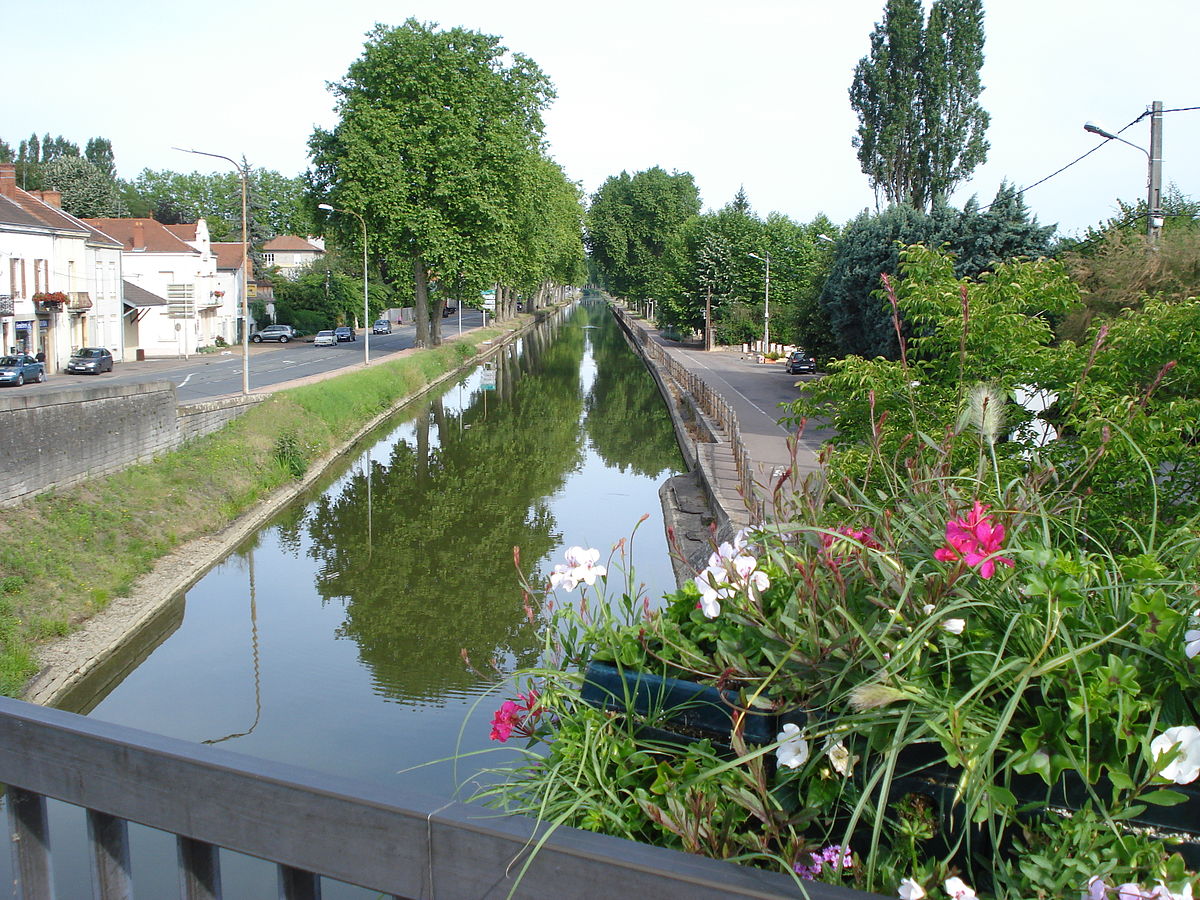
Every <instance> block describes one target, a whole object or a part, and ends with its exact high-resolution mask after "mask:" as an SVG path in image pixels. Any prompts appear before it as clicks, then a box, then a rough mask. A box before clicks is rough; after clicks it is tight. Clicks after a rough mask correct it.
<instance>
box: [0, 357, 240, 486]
mask: <svg viewBox="0 0 1200 900" xmlns="http://www.w3.org/2000/svg"><path fill="white" fill-rule="evenodd" d="M262 399H263V398H262V397H235V398H230V399H226V400H215V401H209V402H206V403H197V404H192V405H190V406H179V405H178V401H177V399H176V395H175V385H173V384H172V383H171V382H169V381H156V382H150V383H146V384H127V385H102V386H96V387H90V386H89V387H78V388H70V389H66V390H61V391H53V392H50V393H42V392H39V393H29V394H21V393H16V392H14V393H12V394H9V393H8V392H7V391H6V392H5V393H4V394H3V395H0V506H11V505H14V504H16V503H20V502H21V501H23V500H26V499H28V498H30V497H32V496H34V495H36V494H39V493H42V492H44V491H48V490H50V489H52V488H60V487H66V486H68V485H72V484H77V483H78V482H81V481H84V480H85V479H88V478H96V477H98V476H101V475H108V474H111V473H112V472H118V471H120V470H121V469H125V468H127V467H129V466H131V465H134V464H135V463H139V462H143V461H146V460H150V459H153V458H154V457H156V456H161V455H162V454H163V453H166V452H167V451H169V450H174V449H175V448H176V447H178V446H180V445H181V444H183V443H185V442H186V441H189V440H192V439H194V438H197V437H200V436H201V435H205V434H208V433H210V432H212V431H216V430H217V429H218V428H220V427H221V426H222V425H224V424H225V423H227V422H229V421H231V420H233V419H235V418H237V417H238V416H240V415H241V414H242V413H244V412H245V411H246V410H247V409H248V408H249V407H250V405H251V404H253V403H257V402H260V401H261V400H262Z"/></svg>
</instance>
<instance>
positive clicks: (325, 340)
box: [313, 331, 337, 347]
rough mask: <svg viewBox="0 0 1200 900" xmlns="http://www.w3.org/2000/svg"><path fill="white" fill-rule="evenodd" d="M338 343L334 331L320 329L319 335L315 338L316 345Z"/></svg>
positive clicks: (328, 345)
mask: <svg viewBox="0 0 1200 900" xmlns="http://www.w3.org/2000/svg"><path fill="white" fill-rule="evenodd" d="M336 343H337V338H336V337H335V336H334V334H333V332H332V331H318V332H317V336H316V337H315V338H313V346H314V347H332V346H333V345H334V344H336Z"/></svg>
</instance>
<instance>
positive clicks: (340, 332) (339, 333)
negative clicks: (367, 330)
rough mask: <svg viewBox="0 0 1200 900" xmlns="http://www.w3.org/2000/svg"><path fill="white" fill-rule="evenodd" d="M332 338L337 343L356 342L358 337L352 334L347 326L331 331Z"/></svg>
mask: <svg viewBox="0 0 1200 900" xmlns="http://www.w3.org/2000/svg"><path fill="white" fill-rule="evenodd" d="M333 336H334V337H335V338H337V339H338V340H339V341H357V340H358V335H357V334H355V333H354V329H353V328H351V327H350V326H349V325H339V326H338V327H337V328H335V329H333Z"/></svg>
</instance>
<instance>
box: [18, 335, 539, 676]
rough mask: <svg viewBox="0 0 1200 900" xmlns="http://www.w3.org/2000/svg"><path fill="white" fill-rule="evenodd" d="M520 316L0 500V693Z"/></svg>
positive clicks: (496, 339)
mask: <svg viewBox="0 0 1200 900" xmlns="http://www.w3.org/2000/svg"><path fill="white" fill-rule="evenodd" d="M522 319H523V321H519V322H518V323H516V327H511V326H510V327H508V328H503V327H501V328H490V329H483V330H477V331H473V332H469V333H468V334H465V335H462V336H461V337H459V338H455V339H453V340H447V341H446V343H444V344H442V345H441V346H439V347H436V348H431V349H423V350H413V351H408V352H407V353H406V354H405V355H404V356H402V357H400V358H399V359H395V360H389V361H386V362H382V363H377V364H375V365H372V366H371V367H370V368H365V369H355V370H351V371H349V372H346V373H345V374H342V375H339V376H337V377H335V378H330V379H327V380H323V381H320V382H317V383H310V384H304V385H300V386H297V387H293V388H289V389H285V390H281V391H279V392H277V393H274V394H272V395H271V397H270V398H269V399H268V400H266V401H264V402H263V403H260V404H257V405H256V406H254V407H252V408H251V409H250V410H249V411H248V412H246V414H245V415H243V416H242V417H241V418H239V419H237V420H236V421H234V422H232V423H230V424H229V425H227V426H226V427H225V428H223V429H221V430H220V431H218V432H215V433H213V434H211V435H208V436H206V437H203V438H200V439H198V440H196V441H193V442H191V443H189V444H187V445H185V446H184V447H182V448H180V449H179V450H176V451H174V452H172V453H169V454H167V455H165V456H163V457H161V458H159V459H156V460H154V461H153V462H151V463H148V464H143V465H138V466H134V467H131V468H129V469H126V470H124V471H122V472H119V473H117V474H114V475H111V476H107V477H104V478H99V479H96V480H94V481H91V482H87V483H84V484H82V485H77V486H74V487H71V488H67V489H64V490H61V491H54V492H51V493H47V494H44V495H42V496H39V497H37V498H35V499H33V500H30V501H29V502H27V503H24V504H22V505H20V506H16V507H13V508H9V509H6V510H5V511H4V515H3V517H0V694H4V695H6V696H12V697H16V696H21V693H22V691H23V689H24V687H25V685H26V684H27V682H28V681H29V679H30V678H31V677H32V676H33V675H34V674H35V673H37V671H38V668H39V662H38V648H39V646H40V645H43V644H45V643H47V642H50V641H54V640H57V639H60V638H63V637H64V636H66V635H68V634H70V633H71V632H72V631H73V630H74V629H76V628H77V627H78V626H79V625H80V624H81V623H83V622H85V621H87V620H89V619H90V618H91V617H93V616H94V615H96V614H97V613H99V612H101V611H102V610H104V609H105V608H107V607H108V606H109V604H110V603H111V602H112V601H113V600H114V599H115V598H118V597H126V596H128V595H129V594H130V592H131V591H132V590H133V589H134V586H135V584H136V583H137V581H138V579H139V578H140V577H141V576H144V575H146V574H147V573H150V572H152V571H154V569H155V566H156V565H158V564H159V563H160V562H161V561H163V560H164V558H165V557H167V556H168V554H171V553H172V552H173V551H176V550H178V549H179V548H181V547H183V546H184V545H186V544H188V543H189V542H191V541H195V540H197V539H200V538H204V537H206V536H208V535H212V534H215V533H217V532H221V531H222V530H224V529H227V528H229V527H230V526H231V525H232V524H233V523H235V522H237V521H238V520H239V519H240V518H242V517H244V516H246V515H247V514H249V513H252V512H253V511H254V510H255V509H256V508H258V507H261V506H262V504H264V502H266V501H267V500H268V499H269V498H273V499H279V498H280V495H281V494H284V495H287V494H288V493H289V491H290V489H292V488H296V487H299V485H300V482H301V480H302V479H303V478H304V476H305V475H306V474H307V473H309V472H310V470H311V471H316V470H319V469H320V468H321V467H323V465H324V463H325V462H327V461H328V460H329V459H330V458H331V457H332V456H333V455H336V454H337V453H338V452H340V451H341V450H342V449H343V448H344V447H345V446H347V444H348V443H349V442H350V441H352V440H353V439H354V438H355V437H356V436H357V435H358V434H359V433H360V432H361V431H362V430H363V429H364V428H366V427H368V426H370V425H372V424H373V423H374V421H375V420H376V419H378V418H379V417H380V416H381V415H382V414H385V413H387V412H389V411H391V410H393V409H395V408H396V407H397V406H399V405H401V404H403V403H404V402H406V401H407V400H409V399H411V398H412V397H414V396H416V395H418V394H420V393H421V392H422V391H424V390H425V389H426V388H427V387H429V386H430V385H431V384H433V383H434V382H436V381H438V380H439V379H441V378H442V377H443V376H445V375H447V374H449V373H452V372H455V371H457V370H458V369H460V368H462V367H463V366H464V365H465V364H467V363H468V362H470V361H472V360H473V359H475V358H476V357H477V356H478V355H479V354H480V352H481V350H490V349H492V347H493V346H496V345H498V344H500V343H503V342H504V339H505V337H506V336H511V335H512V334H514V333H515V332H516V331H519V330H521V327H522V326H523V325H525V324H527V323H528V321H530V319H529V317H522ZM485 342H488V343H485ZM163 599H165V598H163Z"/></svg>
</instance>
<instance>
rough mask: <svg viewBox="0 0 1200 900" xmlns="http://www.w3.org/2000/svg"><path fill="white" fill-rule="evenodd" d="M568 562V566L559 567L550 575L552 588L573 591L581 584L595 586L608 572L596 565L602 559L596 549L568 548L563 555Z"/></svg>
mask: <svg viewBox="0 0 1200 900" xmlns="http://www.w3.org/2000/svg"><path fill="white" fill-rule="evenodd" d="M563 556H564V557H565V558H566V560H567V564H566V565H565V566H564V565H557V566H555V567H554V571H553V572H551V573H550V587H552V588H559V587H561V588H562V589H563V590H564V591H568V592H569V591H573V590H575V588H576V587H578V586H579V582H581V581H582V582H583V583H584V584H587V585H589V586H590V585H594V584H595V583H596V579H597V578H598V577H600V576H603V575H606V574H607V572H608V570H607V569H605V568H604V566H598V565H596V562H597V560H599V559H600V551H599V550H595V549H588V550H585V549H584V548H583V547H568V548H567V552H566V553H564V554H563Z"/></svg>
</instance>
